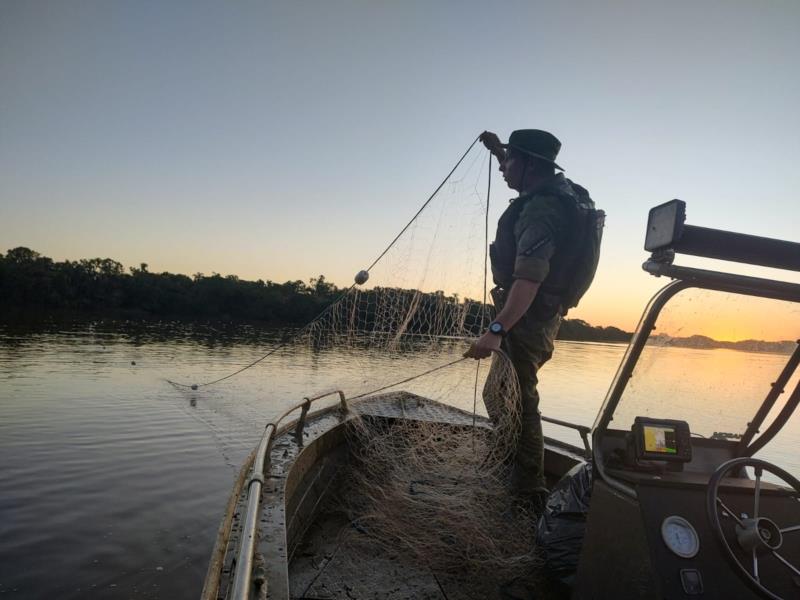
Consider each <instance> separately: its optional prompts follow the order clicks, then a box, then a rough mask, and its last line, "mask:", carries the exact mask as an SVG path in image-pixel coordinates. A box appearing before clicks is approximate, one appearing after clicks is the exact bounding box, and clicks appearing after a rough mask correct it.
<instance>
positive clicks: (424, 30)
mask: <svg viewBox="0 0 800 600" xmlns="http://www.w3.org/2000/svg"><path fill="white" fill-rule="evenodd" d="M798 31H800V3H798V2H796V1H794V0H792V1H784V2H780V1H766V0H761V1H751V2H743V1H737V0H726V1H703V2H699V1H692V2H689V1H671V2H647V1H641V2H633V1H630V2H605V3H603V2H495V3H487V2H415V1H407V2H393V3H390V2H353V1H347V2H346V1H331V2H321V1H320V2H283V3H272V2H236V3H229V2H201V1H191V2H160V1H159V2H154V1H135V2H134V1H131V2H111V1H102V2H100V1H98V2H87V1H81V2H78V1H58V2H37V1H33V2H31V1H19V2H18V1H9V0H4V1H3V2H2V3H0V251H5V250H6V249H8V248H12V247H15V246H18V245H25V246H28V247H31V248H33V249H35V250H37V251H39V252H41V253H43V254H45V255H48V256H51V257H53V258H55V259H58V260H62V259H66V258H69V259H78V258H87V257H95V256H101V257H111V258H115V259H117V260H119V261H121V262H123V263H124V264H125V265H126V266H129V265H137V264H138V263H139V262H147V263H149V264H150V267H151V270H157V271H160V270H169V271H173V272H183V273H187V274H191V273H195V272H198V271H201V272H204V273H211V272H212V271H216V272H220V273H223V274H229V273H233V274H237V275H239V276H240V277H242V278H247V279H257V278H263V279H272V280H276V281H284V280H287V279H308V278H309V277H312V276H315V275H318V274H320V273H323V274H325V275H326V276H328V278H329V279H332V280H333V281H335V282H336V283H339V284H342V285H344V284H349V282H350V281H351V278H352V274H353V273H354V272H355V271H356V270H358V269H359V268H362V267H363V266H364V265H365V264H368V263H369V261H370V260H371V259H372V258H374V256H375V255H376V254H377V253H378V252H379V251H380V249H382V248H383V247H384V246H385V245H386V243H387V242H388V241H389V240H390V239H391V238H392V237H393V236H394V235H395V233H397V231H398V230H399V228H400V227H401V226H402V225H403V224H404V223H405V222H406V221H407V220H408V218H409V217H410V215H412V214H413V213H414V211H415V210H416V209H417V208H418V207H419V205H420V204H421V203H422V201H423V200H424V199H425V198H426V197H427V195H428V194H429V193H430V192H431V191H432V190H433V188H434V187H435V186H436V184H437V183H438V182H439V181H440V180H441V178H442V177H443V176H444V175H445V174H446V173H447V171H448V170H449V168H450V167H451V166H452V164H453V162H454V161H455V159H457V158H458V156H459V155H460V154H461V153H462V152H463V150H464V149H465V148H466V147H467V145H468V144H469V143H470V142H471V141H472V140H473V139H474V138H475V136H476V135H477V134H478V133H479V132H480V131H482V130H483V129H490V130H494V131H496V132H498V133H499V134H500V135H501V137H504V138H505V137H506V136H507V135H508V134H509V133H510V131H512V130H513V129H516V128H523V127H538V128H544V129H549V130H551V131H553V132H554V133H555V134H556V135H558V137H560V138H561V140H562V142H563V149H562V153H561V155H560V160H559V162H560V164H562V165H563V166H564V167H566V169H567V174H568V176H570V177H571V178H573V179H575V180H576V181H578V182H580V183H582V184H583V185H585V186H586V187H587V188H589V189H590V190H591V192H592V195H593V197H594V198H595V200H596V202H597V204H598V205H599V206H600V207H602V208H604V209H605V210H606V211H607V213H608V220H607V228H606V233H605V247H604V254H603V258H602V262H601V266H600V270H599V272H598V276H597V281H596V285H595V287H594V288H593V290H592V291H591V292H590V294H589V295H588V296H587V297H586V299H585V301H584V303H583V305H582V306H581V307H580V308H579V310H578V311H576V312H575V313H574V316H578V317H582V318H585V319H587V320H589V321H590V322H592V323H595V324H603V325H608V324H615V325H619V326H622V327H626V328H630V327H633V326H634V325H635V321H636V319H637V318H638V316H639V313H640V309H641V306H642V303H643V302H644V300H645V299H646V298H647V297H648V296H649V295H650V294H651V293H652V292H653V290H654V289H655V288H657V287H659V286H660V285H661V284H662V283H663V282H662V281H659V280H655V279H653V278H651V277H650V276H648V275H646V274H644V273H643V272H642V271H641V269H640V265H641V263H642V261H643V259H644V258H645V255H644V252H643V250H642V239H643V230H644V223H645V219H646V215H647V211H648V209H649V208H650V207H651V206H653V205H655V204H659V203H661V202H664V201H666V200H669V199H671V198H681V199H683V200H685V201H687V203H688V209H689V219H688V221H689V222H690V223H694V224H698V225H706V226H713V227H719V228H723V229H732V230H737V231H746V232H749V233H754V234H759V235H766V236H770V237H778V238H784V239H793V240H797V239H798V235H797V210H796V207H797V202H798V198H797V195H798V190H800V171H799V170H798V168H797V164H798V160H800V109H799V108H798V107H800V76H798V67H797V62H798V57H800V35H798V33H797V32H798ZM495 190H496V192H495V195H494V207H495V208H494V210H493V213H492V220H493V221H496V217H497V215H498V214H499V210H500V209H501V208H502V206H503V205H504V204H505V201H504V200H501V199H504V198H506V197H509V195H510V194H509V193H506V191H502V190H500V189H499V187H496V188H495ZM689 262H691V261H689ZM789 337H790V336H789Z"/></svg>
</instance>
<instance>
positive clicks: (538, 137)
mask: <svg viewBox="0 0 800 600" xmlns="http://www.w3.org/2000/svg"><path fill="white" fill-rule="evenodd" d="M502 146H503V148H513V149H514V150H517V151H518V152H522V153H524V154H527V155H529V156H534V157H536V158H539V159H541V160H544V161H547V162H549V163H552V164H553V166H554V167H555V168H556V169H559V170H561V171H563V170H564V169H563V168H561V167H559V166H558V165H557V164H556V156H558V151H559V150H561V142H559V141H558V138H557V137H556V136H554V135H553V134H552V133H549V132H547V131H542V130H541V129H517V130H516V131H512V132H511V136H510V137H509V138H508V143H507V144H502Z"/></svg>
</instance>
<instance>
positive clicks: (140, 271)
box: [0, 247, 631, 342]
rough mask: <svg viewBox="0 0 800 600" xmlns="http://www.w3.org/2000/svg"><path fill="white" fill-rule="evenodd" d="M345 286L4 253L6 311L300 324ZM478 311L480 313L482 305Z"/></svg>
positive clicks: (454, 301) (598, 333) (593, 330)
mask: <svg viewBox="0 0 800 600" xmlns="http://www.w3.org/2000/svg"><path fill="white" fill-rule="evenodd" d="M342 291H343V290H342V289H340V288H338V287H337V286H335V285H334V284H332V283H330V282H328V281H326V279H325V277H324V276H323V275H320V276H319V277H316V278H312V279H311V280H310V281H309V283H305V282H303V281H300V280H296V281H287V282H285V283H275V282H273V281H263V280H261V279H259V280H258V281H243V280H241V279H239V278H238V277H236V276H235V275H226V276H222V275H219V274H217V273H215V274H213V275H203V274H202V273H197V274H195V275H194V276H193V277H188V276H186V275H176V274H173V273H166V272H165V273H151V272H150V271H149V270H148V266H147V264H146V263H142V264H140V265H139V266H138V267H131V268H130V269H129V271H126V270H125V267H124V266H123V265H122V264H121V263H119V262H117V261H115V260H112V259H110V258H92V259H83V260H78V261H69V260H67V261H64V262H56V261H54V260H52V259H51V258H48V257H45V256H41V255H40V254H39V253H38V252H35V251H33V250H31V249H29V248H25V247H19V248H13V249H11V250H9V251H8V252H7V253H6V254H5V255H2V254H0V307H3V308H4V309H21V310H25V311H36V310H45V311H50V310H68V311H76V312H80V313H88V314H120V313H121V314H125V315H128V316H140V317H158V318H162V317H178V318H188V319H226V320H228V319H240V320H247V321H260V322H265V323H269V324H281V325H298V324H304V323H307V322H308V321H310V320H311V319H313V318H314V317H315V316H316V315H318V314H319V313H320V311H322V310H323V309H324V308H325V307H327V306H328V305H329V304H330V303H331V302H333V301H334V300H335V299H336V298H337V297H338V296H339V295H340V294H341V293H342ZM398 292H401V293H402V292H404V291H402V290H398ZM365 293H370V292H369V291H367V292H365ZM408 293H409V294H412V293H413V292H410V291H409V292H408ZM460 302H461V300H459V299H458V298H457V297H456V296H448V297H446V296H444V293H443V292H434V293H430V294H424V298H423V300H422V304H427V303H433V304H436V305H437V306H442V305H452V306H453V308H454V309H456V308H457V307H458V305H459V303H460ZM471 310H472V309H471ZM474 310H475V311H479V310H480V307H479V306H476V307H475V308H474ZM471 321H472V320H470V321H468V322H471ZM473 333H474V334H478V333H480V332H479V331H475V332H473ZM630 335H631V334H630V333H627V332H624V331H622V330H620V329H617V328H616V327H592V326H591V325H589V324H588V323H586V322H584V321H581V320H577V319H567V320H565V322H564V323H563V325H562V326H561V331H560V333H559V338H560V339H568V340H586V341H606V342H623V341H628V340H629V339H630Z"/></svg>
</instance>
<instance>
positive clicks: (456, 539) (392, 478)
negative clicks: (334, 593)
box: [344, 356, 536, 597]
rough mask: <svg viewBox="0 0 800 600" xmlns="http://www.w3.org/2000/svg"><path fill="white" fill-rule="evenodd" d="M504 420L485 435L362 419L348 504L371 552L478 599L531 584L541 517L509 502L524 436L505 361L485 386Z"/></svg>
mask: <svg viewBox="0 0 800 600" xmlns="http://www.w3.org/2000/svg"><path fill="white" fill-rule="evenodd" d="M485 394H487V395H488V396H487V398H486V399H487V402H490V401H495V402H498V403H501V402H502V405H501V406H497V407H496V408H498V409H500V410H498V411H497V412H496V413H495V411H492V412H493V414H499V415H500V418H499V419H498V420H496V421H495V422H494V423H493V426H489V425H488V424H486V425H484V426H479V427H477V428H471V427H457V426H453V425H448V424H443V423H437V422H426V421H412V420H405V419H404V420H398V421H396V422H393V423H387V422H386V421H377V422H376V421H369V420H367V419H358V420H356V421H355V422H354V423H352V424H351V428H350V430H349V435H350V436H351V438H352V439H351V442H352V443H351V444H350V446H351V447H352V448H355V449H356V450H355V465H354V468H353V469H352V471H351V475H350V477H351V482H350V486H349V488H348V489H347V496H346V498H345V500H344V504H345V506H346V509H347V510H348V513H349V516H350V518H351V519H352V520H353V522H354V523H355V525H356V529H357V531H360V532H362V533H365V534H366V535H367V537H368V542H369V543H371V544H373V545H374V544H377V545H378V546H380V547H381V548H382V549H383V550H385V551H386V552H387V553H388V554H390V555H395V556H398V557H401V559H402V560H405V561H407V562H408V564H411V565H417V566H419V565H424V566H426V567H427V568H429V569H430V570H431V571H432V572H434V573H439V574H449V575H454V576H458V578H459V579H460V580H462V581H464V580H466V581H469V582H470V585H469V587H470V589H472V591H473V593H474V594H477V596H476V597H490V596H492V595H493V594H494V592H496V589H497V585H498V584H499V583H504V582H508V581H511V580H514V579H518V578H525V577H529V576H530V575H531V573H532V572H533V567H534V566H535V564H536V557H535V554H534V553H533V552H532V540H533V537H534V530H533V523H534V521H533V515H532V514H529V513H527V512H526V511H525V509H524V508H523V507H522V506H521V505H519V504H518V503H517V502H515V500H514V499H513V497H512V496H511V495H510V494H509V493H508V482H507V479H508V464H509V459H510V458H511V456H512V454H513V452H514V446H515V441H516V438H517V435H518V433H519V425H520V419H519V416H520V415H519V410H518V408H519V404H518V402H517V399H518V397H519V389H518V387H517V381H516V377H515V376H514V374H513V371H512V368H511V366H510V363H509V361H508V359H507V358H505V357H503V356H497V358H496V359H495V361H494V364H493V367H492V369H491V371H490V375H489V377H488V379H487V380H486V384H485Z"/></svg>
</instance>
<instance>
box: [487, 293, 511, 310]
mask: <svg viewBox="0 0 800 600" xmlns="http://www.w3.org/2000/svg"><path fill="white" fill-rule="evenodd" d="M489 295H490V296H491V297H492V303H493V304H494V306H495V308H496V309H497V310H498V311H499V310H500V309H502V308H503V307H504V306H505V305H506V297H507V296H508V292H507V291H506V290H504V289H503V288H501V287H494V288H492V289H491V291H490V292H489Z"/></svg>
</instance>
